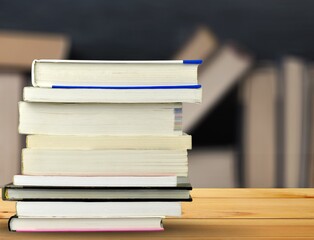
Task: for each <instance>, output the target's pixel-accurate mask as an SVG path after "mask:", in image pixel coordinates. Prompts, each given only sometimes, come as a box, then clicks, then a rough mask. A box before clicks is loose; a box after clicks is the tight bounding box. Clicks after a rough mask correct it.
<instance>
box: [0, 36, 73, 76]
mask: <svg viewBox="0 0 314 240" xmlns="http://www.w3.org/2000/svg"><path fill="white" fill-rule="evenodd" d="M70 46H71V41H70V37H69V36H67V35H64V34H61V33H48V32H34V31H16V30H15V31H13V30H12V31H5V30H2V31H0V52H1V56H0V66H1V68H5V69H11V70H14V71H27V72H29V71H30V68H31V65H32V62H33V60H34V59H37V58H53V59H65V58H66V57H67V56H68V55H69V50H70ZM12 53H14V54H12Z"/></svg>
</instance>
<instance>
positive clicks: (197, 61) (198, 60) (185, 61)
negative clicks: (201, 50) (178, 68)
mask: <svg viewBox="0 0 314 240" xmlns="http://www.w3.org/2000/svg"><path fill="white" fill-rule="evenodd" d="M202 62H203V60H201V59H197V60H183V64H202Z"/></svg>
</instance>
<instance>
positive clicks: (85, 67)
mask: <svg viewBox="0 0 314 240" xmlns="http://www.w3.org/2000/svg"><path fill="white" fill-rule="evenodd" d="M201 63H202V60H168V61H92V60H90V61H76V60H34V61H33V65H32V85H33V87H26V88H24V94H23V95H24V101H29V102H96V103H98V102H100V103H101V102H104V103H105V102H113V103H114V102H117V103H126V102H129V103H132V102H159V103H162V102H190V103H199V102H201V98H202V88H201V85H199V84H198V79H197V71H198V66H199V64H201ZM99 89H105V90H106V91H98V90H99ZM147 90H149V91H147Z"/></svg>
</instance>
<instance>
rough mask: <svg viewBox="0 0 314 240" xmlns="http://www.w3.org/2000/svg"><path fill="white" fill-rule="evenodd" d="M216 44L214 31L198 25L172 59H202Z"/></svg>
mask: <svg viewBox="0 0 314 240" xmlns="http://www.w3.org/2000/svg"><path fill="white" fill-rule="evenodd" d="M218 45H219V43H218V39H217V37H216V35H215V34H214V32H213V31H212V30H211V29H209V28H208V27H207V26H205V25H198V26H197V27H195V29H194V30H193V32H192V34H191V35H190V37H189V38H188V39H187V40H185V42H184V44H183V45H182V46H181V47H180V48H179V49H178V50H177V51H176V52H175V54H174V55H173V57H172V59H173V60H175V59H203V60H204V59H206V58H208V57H209V56H211V55H212V54H213V53H214V52H215V51H216V50H217V48H218ZM200 67H201V66H200Z"/></svg>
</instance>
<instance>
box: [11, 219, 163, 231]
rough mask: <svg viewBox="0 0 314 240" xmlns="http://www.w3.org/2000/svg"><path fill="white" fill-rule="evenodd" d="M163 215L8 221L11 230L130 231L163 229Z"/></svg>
mask: <svg viewBox="0 0 314 240" xmlns="http://www.w3.org/2000/svg"><path fill="white" fill-rule="evenodd" d="M162 220H163V218H162V217H123V218H121V217H119V218H22V217H18V216H17V215H14V216H12V217H10V219H9V222H8V227H9V231H11V232H129V231H141V232H142V231H163V230H164V227H163V224H162Z"/></svg>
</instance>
